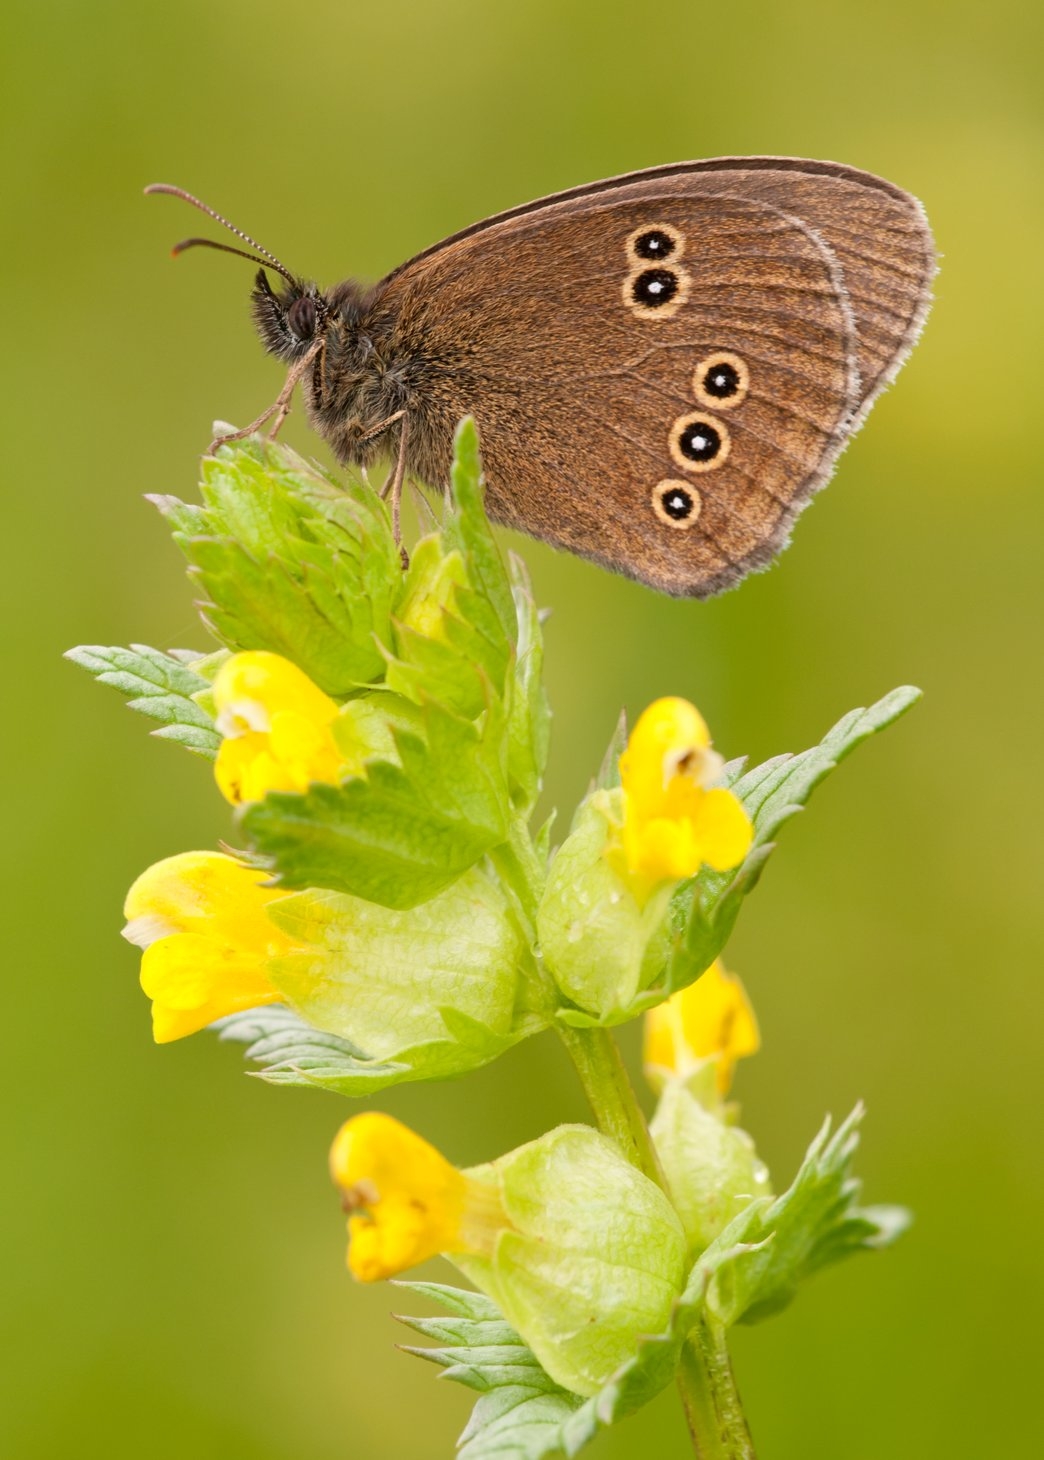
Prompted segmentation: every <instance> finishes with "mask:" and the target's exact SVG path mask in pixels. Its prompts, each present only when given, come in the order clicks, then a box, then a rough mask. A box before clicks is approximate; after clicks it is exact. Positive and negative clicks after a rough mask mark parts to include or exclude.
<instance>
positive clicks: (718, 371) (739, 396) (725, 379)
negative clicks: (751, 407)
mask: <svg viewBox="0 0 1044 1460" xmlns="http://www.w3.org/2000/svg"><path fill="white" fill-rule="evenodd" d="M749 389H750V371H749V370H748V369H747V364H746V361H745V360H742V359H741V358H740V356H739V355H734V354H733V353H732V351H731V350H715V352H714V354H713V355H708V356H707V358H706V359H705V360H701V361H700V363H699V364H698V365H697V366H696V369H695V370H694V372H693V376H692V393H693V395H694V396H695V397H696V400H697V401H698V403H699V404H700V405H701V406H707V407H708V408H709V409H711V410H714V411H731V410H733V409H734V407H736V406H738V405H740V404H742V402H743V401H744V400H746V398H747V392H748V390H749Z"/></svg>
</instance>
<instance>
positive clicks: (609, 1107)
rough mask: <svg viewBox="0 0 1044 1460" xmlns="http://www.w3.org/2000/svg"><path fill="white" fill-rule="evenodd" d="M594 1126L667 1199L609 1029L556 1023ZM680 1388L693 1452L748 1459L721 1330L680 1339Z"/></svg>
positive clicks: (709, 1328)
mask: <svg viewBox="0 0 1044 1460" xmlns="http://www.w3.org/2000/svg"><path fill="white" fill-rule="evenodd" d="M557 1028H558V1033H559V1035H560V1037H561V1039H562V1043H563V1044H564V1045H565V1047H566V1049H567V1050H568V1052H569V1055H570V1058H571V1059H572V1061H573V1064H574V1065H575V1066H576V1072H577V1074H578V1075H579V1076H580V1083H581V1085H583V1087H584V1094H585V1095H586V1096H587V1099H588V1103H589V1104H590V1106H591V1109H592V1110H593V1111H594V1115H595V1119H596V1121H597V1122H598V1129H599V1130H600V1131H601V1132H602V1133H603V1135H607V1136H609V1137H610V1139H611V1140H613V1141H615V1142H616V1144H617V1145H618V1146H619V1147H620V1149H621V1151H622V1152H623V1153H624V1155H625V1156H626V1157H627V1159H628V1160H629V1161H630V1162H631V1164H632V1165H633V1166H637V1168H638V1170H639V1171H641V1172H643V1173H644V1174H645V1175H646V1176H648V1177H649V1178H650V1180H652V1181H655V1182H656V1184H657V1185H658V1186H660V1187H661V1188H662V1189H663V1190H664V1191H666V1192H667V1195H668V1196H670V1191H669V1189H668V1187H667V1182H666V1179H665V1178H664V1174H663V1168H662V1167H661V1165H660V1161H659V1157H658V1156H657V1154H656V1147H655V1146H654V1145H653V1143H652V1138H651V1137H650V1135H649V1127H648V1126H647V1125H646V1123H645V1117H644V1115H643V1114H642V1110H641V1106H640V1105H639V1104H638V1100H637V1097H636V1096H635V1093H634V1087H633V1086H632V1084H631V1081H630V1079H629V1078H628V1075H627V1070H626V1068H625V1067H624V1062H623V1060H622V1059H621V1058H620V1050H619V1048H618V1046H617V1043H616V1040H615V1039H614V1038H613V1036H612V1034H611V1033H610V1031H609V1030H608V1029H598V1028H595V1029H577V1028H574V1027H573V1026H572V1025H569V1024H559V1025H558V1026H557ZM678 1389H679V1392H680V1394H681V1400H682V1404H683V1405H684V1407H685V1417H686V1419H687V1421H688V1425H689V1434H690V1436H691V1438H692V1447H693V1450H694V1451H695V1453H696V1454H697V1455H698V1456H699V1457H700V1460H754V1447H753V1445H752V1444H751V1440H750V1432H749V1430H748V1429H747V1421H746V1419H745V1418H744V1414H743V1406H742V1404H741V1402H740V1397H739V1391H738V1390H737V1388H736V1381H735V1379H734V1378H733V1376H732V1365H731V1363H730V1362H729V1351H728V1349H727V1347H726V1345H725V1330H724V1329H723V1328H722V1327H720V1325H718V1324H716V1323H712V1322H711V1321H710V1320H709V1319H702V1320H701V1321H700V1323H699V1324H698V1325H697V1327H696V1328H694V1329H693V1331H692V1333H691V1334H690V1335H689V1337H688V1339H687V1340H686V1342H685V1344H684V1346H683V1348H682V1355H681V1363H680V1366H679V1369H678Z"/></svg>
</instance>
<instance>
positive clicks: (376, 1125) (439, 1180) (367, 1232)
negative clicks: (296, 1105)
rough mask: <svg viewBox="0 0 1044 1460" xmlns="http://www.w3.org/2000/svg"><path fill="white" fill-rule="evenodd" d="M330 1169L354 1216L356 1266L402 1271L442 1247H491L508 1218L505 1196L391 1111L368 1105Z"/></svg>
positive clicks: (371, 1271) (377, 1272) (348, 1129)
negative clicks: (470, 1174)
mask: <svg viewBox="0 0 1044 1460" xmlns="http://www.w3.org/2000/svg"><path fill="white" fill-rule="evenodd" d="M330 1174H331V1175H332V1176H333V1179H334V1181H335V1182H336V1184H337V1185H338V1186H339V1187H340V1188H341V1191H342V1194H343V1196H342V1200H343V1205H344V1209H345V1211H346V1212H348V1213H349V1216H348V1236H349V1238H350V1242H349V1247H348V1268H349V1271H350V1272H351V1274H352V1276H353V1277H355V1278H358V1280H359V1281H360V1282H363V1283H372V1282H376V1281H378V1280H379V1279H380V1278H387V1277H394V1275H395V1274H396V1273H398V1272H403V1271H404V1270H405V1269H406V1268H408V1267H414V1266H416V1264H417V1263H420V1262H425V1261H426V1260H427V1259H428V1258H429V1257H435V1256H436V1255H437V1254H438V1253H440V1252H458V1253H464V1252H471V1253H475V1254H488V1252H489V1251H491V1250H492V1246H493V1242H494V1240H495V1236H496V1232H497V1230H498V1229H499V1228H502V1227H504V1226H506V1225H507V1219H506V1218H505V1216H504V1214H503V1211H502V1209H501V1207H500V1202H499V1198H498V1197H497V1194H496V1192H495V1190H493V1189H491V1188H490V1187H489V1186H488V1185H484V1184H482V1183H480V1182H477V1181H474V1180H472V1179H471V1178H469V1177H468V1176H467V1175H466V1174H465V1173H464V1172H463V1171H458V1170H457V1168H456V1167H455V1166H451V1165H450V1163H449V1162H448V1161H447V1160H446V1159H445V1158H444V1157H443V1156H442V1155H440V1154H439V1152H438V1151H437V1150H436V1149H435V1147H434V1146H430V1145H429V1144H428V1142H427V1141H426V1140H423V1139H422V1137H420V1136H418V1135H416V1134H415V1133H414V1132H413V1131H411V1130H409V1129H408V1128H407V1127H406V1126H404V1125H402V1124H400V1122H399V1121H397V1120H394V1119H393V1118H392V1117H391V1116H390V1115H382V1114H381V1113H380V1112H379V1111H368V1112H367V1113H366V1114H364V1115H356V1116H353V1117H352V1119H351V1120H349V1121H346V1122H345V1124H344V1125H343V1126H342V1127H341V1129H340V1130H339V1131H338V1133H337V1136H336V1138H335V1140H334V1143H333V1147H332V1149H331V1151H330Z"/></svg>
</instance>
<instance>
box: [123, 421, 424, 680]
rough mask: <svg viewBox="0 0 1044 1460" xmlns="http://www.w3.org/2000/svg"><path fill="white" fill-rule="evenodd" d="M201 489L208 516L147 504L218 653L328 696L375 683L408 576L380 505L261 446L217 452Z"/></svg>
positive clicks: (166, 502)
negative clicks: (291, 675)
mask: <svg viewBox="0 0 1044 1460" xmlns="http://www.w3.org/2000/svg"><path fill="white" fill-rule="evenodd" d="M203 478H204V479H203V486H202V495H203V505H202V506H199V507H194V506H187V505H185V504H184V503H181V502H179V501H178V500H177V499H176V498H173V497H162V496H161V497H153V498H152V499H151V500H152V501H154V502H155V504H156V505H157V507H159V509H160V511H162V512H163V513H164V515H165V516H166V517H167V518H168V520H169V521H170V523H171V525H172V527H173V528H174V537H175V541H176V542H177V543H178V545H179V546H180V547H181V549H182V551H183V552H184V553H185V556H186V557H187V559H188V561H189V574H190V577H191V578H192V579H193V581H194V582H195V583H196V584H197V585H198V586H199V588H200V589H201V590H202V593H203V599H202V601H201V603H200V611H201V613H202V616H203V619H204V622H205V623H206V624H207V626H208V627H209V628H210V629H211V631H212V632H213V633H214V634H215V636H216V637H217V638H218V639H219V640H220V642H221V643H222V644H224V645H225V646H226V647H227V648H229V649H232V650H243V649H267V650H269V651H271V652H273V653H278V654H283V655H284V656H285V657H286V658H288V659H291V660H293V662H294V663H295V664H297V665H299V666H300V668H301V669H303V670H304V671H305V673H306V674H308V675H309V676H310V678H312V679H313V680H315V682H316V683H317V684H318V685H320V687H321V688H323V689H324V690H326V691H327V693H329V694H332V695H345V694H348V693H350V691H351V690H352V689H353V688H355V687H357V686H358V685H360V684H364V683H368V682H370V681H372V680H374V679H376V678H378V677H379V676H380V675H381V673H382V671H383V667H384V661H383V658H382V655H381V651H380V647H379V642H378V641H380V642H385V643H387V642H389V641H390V637H391V634H390V616H391V611H392V608H393V606H394V604H395V602H396V601H397V598H398V596H399V595H400V594H401V591H402V565H401V560H400V557H399V550H398V546H397V545H396V543H395V540H394V537H393V535H392V531H391V524H390V520H389V517H388V513H387V510H386V508H385V506H384V504H383V503H382V502H381V501H380V499H379V498H378V497H377V495H376V493H375V492H373V490H372V489H371V488H369V487H367V486H366V485H365V484H364V483H362V482H359V481H356V480H353V479H352V478H346V479H345V481H344V482H343V483H340V484H336V483H334V482H332V481H331V480H330V479H328V478H327V477H325V476H323V475H322V474H321V473H320V472H319V471H318V470H317V469H316V468H314V467H313V466H310V465H309V464H308V463H307V462H305V461H304V460H303V459H302V458H301V457H299V456H297V455H296V454H295V453H294V452H292V451H290V450H289V449H288V448H287V447H284V446H279V445H274V444H271V443H264V442H261V441H260V440H257V439H254V440H250V441H246V442H243V443H240V444H238V445H237V446H234V447H233V446H223V447H221V448H220V449H219V451H218V453H217V455H216V456H214V457H210V458H207V459H206V460H205V461H204V463H203Z"/></svg>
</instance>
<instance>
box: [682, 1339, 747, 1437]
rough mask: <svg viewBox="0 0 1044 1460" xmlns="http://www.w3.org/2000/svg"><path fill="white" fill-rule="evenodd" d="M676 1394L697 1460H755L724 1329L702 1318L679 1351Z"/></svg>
mask: <svg viewBox="0 0 1044 1460" xmlns="http://www.w3.org/2000/svg"><path fill="white" fill-rule="evenodd" d="M678 1391H679V1393H680V1394H681V1401H682V1405H683V1406H684V1408H685V1418H686V1419H687V1421H688V1424H689V1434H690V1435H691V1436H692V1447H693V1449H694V1451H695V1452H696V1454H697V1455H698V1456H699V1457H700V1460H755V1456H754V1445H753V1443H752V1441H751V1438H750V1431H749V1430H748V1428H747V1421H746V1417H745V1416H744V1413H743V1405H742V1403H741V1402H740V1397H739V1391H738V1389H737V1388H736V1380H735V1379H734V1378H733V1374H732V1364H731V1363H730V1361H729V1351H728V1348H727V1347H726V1344H725V1330H724V1329H723V1328H722V1327H721V1326H720V1325H719V1324H716V1323H713V1322H712V1321H711V1320H710V1319H707V1318H704V1319H701V1320H700V1322H699V1324H698V1325H697V1326H696V1327H695V1328H694V1329H693V1331H692V1333H690V1335H689V1337H688V1339H687V1340H686V1343H685V1346H684V1348H683V1349H682V1356H681V1364H680V1365H679V1368H678Z"/></svg>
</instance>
